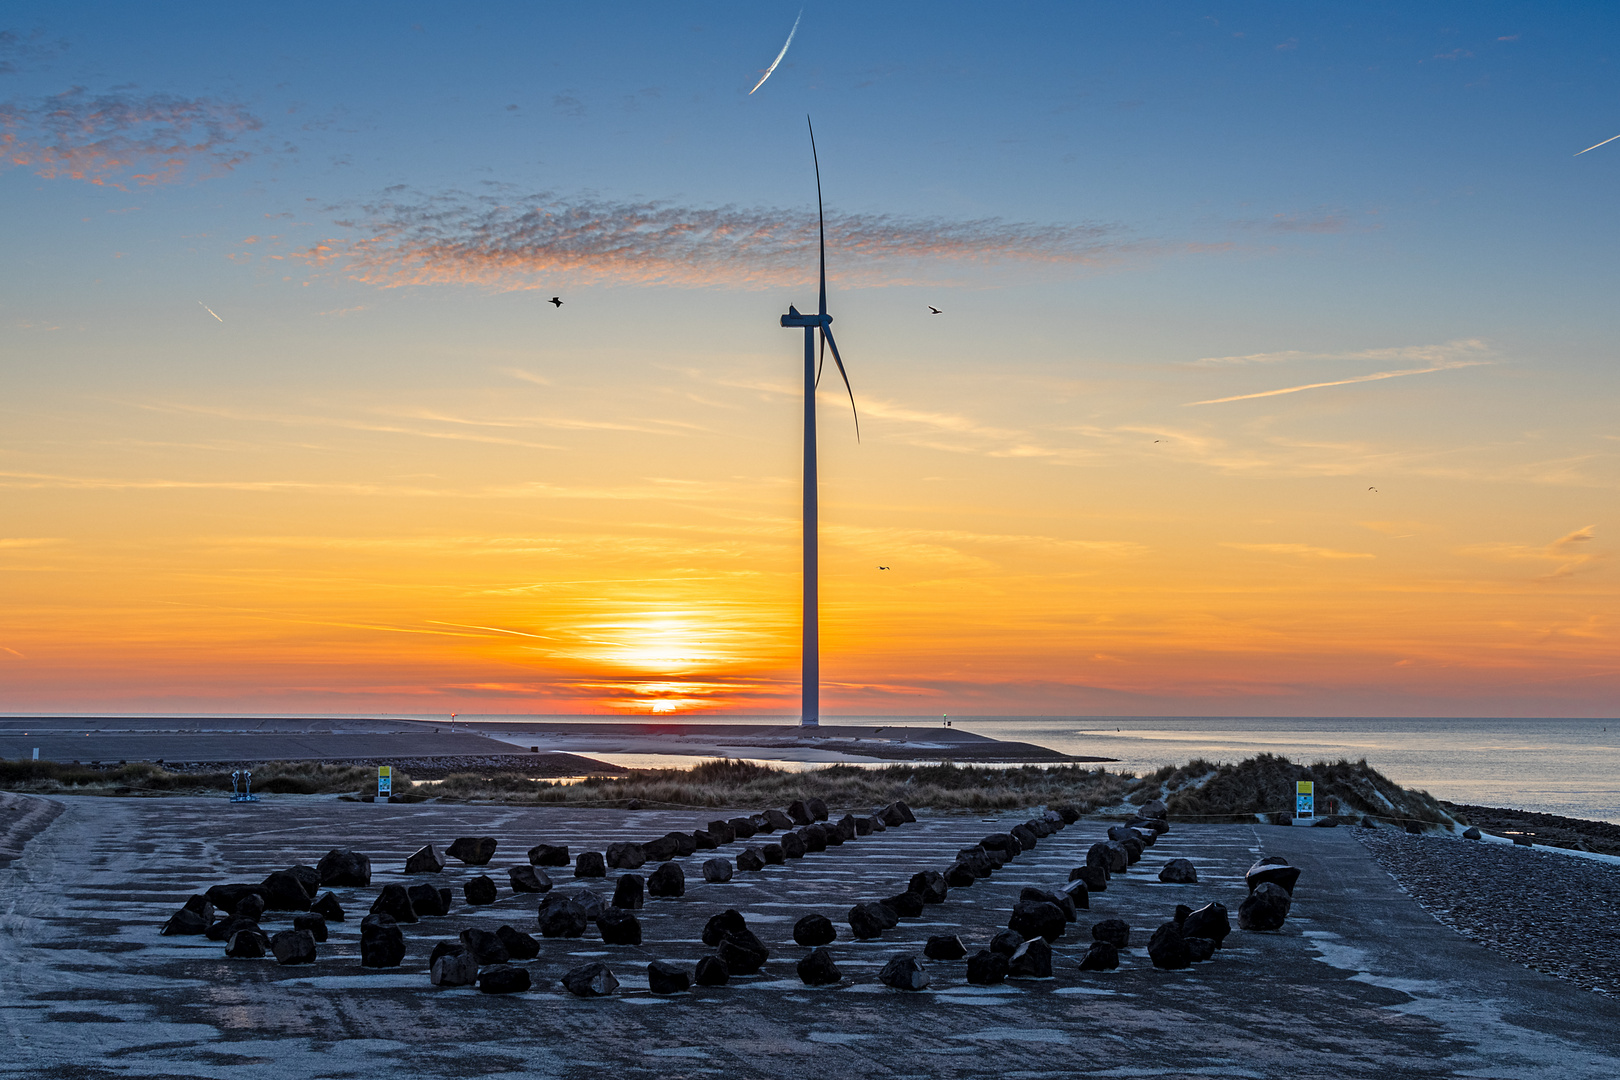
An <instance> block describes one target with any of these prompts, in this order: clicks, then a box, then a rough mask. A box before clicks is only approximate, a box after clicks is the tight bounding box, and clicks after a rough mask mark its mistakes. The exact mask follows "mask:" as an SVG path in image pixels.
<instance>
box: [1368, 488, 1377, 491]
mask: <svg viewBox="0 0 1620 1080" xmlns="http://www.w3.org/2000/svg"><path fill="white" fill-rule="evenodd" d="M1367 490H1368V491H1377V490H1378V489H1377V488H1375V487H1370V488H1368V489H1367Z"/></svg>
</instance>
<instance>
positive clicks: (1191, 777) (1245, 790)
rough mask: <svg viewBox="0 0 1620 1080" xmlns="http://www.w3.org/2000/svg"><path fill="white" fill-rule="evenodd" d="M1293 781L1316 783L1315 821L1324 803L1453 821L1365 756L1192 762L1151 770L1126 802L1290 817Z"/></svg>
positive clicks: (1202, 816)
mask: <svg viewBox="0 0 1620 1080" xmlns="http://www.w3.org/2000/svg"><path fill="white" fill-rule="evenodd" d="M1300 780H1311V781H1314V782H1315V796H1316V813H1317V815H1318V816H1322V815H1324V814H1326V813H1328V812H1329V807H1330V803H1329V800H1330V799H1331V800H1333V801H1334V802H1335V803H1336V804H1337V806H1338V814H1339V815H1340V816H1351V815H1353V816H1355V817H1361V816H1362V815H1366V816H1369V817H1372V818H1375V819H1378V820H1380V821H1386V822H1392V823H1393V822H1400V823H1403V824H1404V823H1406V822H1414V823H1417V824H1419V825H1443V824H1447V823H1449V822H1450V821H1452V820H1453V819H1452V818H1451V816H1450V815H1448V814H1447V813H1446V811H1445V809H1444V808H1443V807H1442V806H1441V805H1440V803H1439V802H1438V801H1437V800H1435V799H1434V798H1433V797H1431V796H1430V795H1429V794H1428V792H1425V791H1414V790H1412V789H1411V788H1403V787H1401V786H1400V785H1398V784H1396V783H1394V782H1393V781H1391V780H1390V779H1389V778H1388V777H1386V776H1384V775H1383V774H1382V773H1380V772H1378V770H1376V769H1374V768H1373V767H1372V766H1371V765H1368V764H1367V761H1366V759H1365V758H1363V759H1362V760H1361V761H1356V762H1351V761H1345V760H1342V759H1341V760H1339V761H1336V762H1331V763H1330V762H1324V761H1318V762H1316V763H1315V764H1312V765H1296V764H1294V763H1293V762H1291V761H1289V760H1288V759H1287V758H1285V757H1279V756H1277V755H1275V754H1259V755H1256V756H1255V757H1252V758H1249V759H1247V760H1245V761H1240V762H1238V763H1236V764H1230V765H1228V764H1220V765H1217V764H1213V763H1211V762H1208V761H1204V760H1202V759H1199V760H1196V761H1191V762H1188V763H1187V764H1186V765H1179V766H1167V767H1165V768H1163V769H1160V770H1158V771H1157V772H1154V773H1150V774H1149V775H1147V776H1146V777H1143V783H1142V784H1141V785H1140V786H1139V787H1138V788H1137V789H1136V790H1135V791H1134V792H1132V794H1131V797H1130V798H1131V801H1132V802H1134V803H1136V804H1137V805H1141V804H1143V803H1146V802H1147V801H1148V800H1150V799H1154V798H1162V799H1163V800H1164V802H1165V805H1166V806H1167V807H1168V808H1169V811H1170V817H1171V818H1172V819H1180V820H1184V821H1209V822H1236V821H1253V820H1254V818H1255V817H1256V816H1257V815H1261V816H1264V815H1267V814H1275V813H1289V814H1291V813H1292V812H1293V810H1294V795H1295V787H1294V785H1295V783H1296V782H1297V781H1300Z"/></svg>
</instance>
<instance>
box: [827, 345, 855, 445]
mask: <svg viewBox="0 0 1620 1080" xmlns="http://www.w3.org/2000/svg"><path fill="white" fill-rule="evenodd" d="M821 340H822V341H824V342H826V343H827V346H828V347H829V348H831V349H832V354H833V363H835V364H837V365H838V374H840V375H842V376H843V377H844V389H845V390H848V391H849V411H850V412H851V413H853V414H854V415H855V441H856V442H860V441H861V414H860V411H859V410H858V409H856V408H855V388H854V387H853V386H851V385H849V372H847V371H845V370H844V358H843V357H842V356H839V355H838V342H836V341H834V340H833V336H832V331H830V330H828V329H827V327H826V326H825V325H823V326H822V328H821Z"/></svg>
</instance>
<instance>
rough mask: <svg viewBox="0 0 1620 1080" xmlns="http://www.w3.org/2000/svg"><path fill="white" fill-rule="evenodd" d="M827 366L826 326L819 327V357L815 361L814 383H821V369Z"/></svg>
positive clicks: (818, 384)
mask: <svg viewBox="0 0 1620 1080" xmlns="http://www.w3.org/2000/svg"><path fill="white" fill-rule="evenodd" d="M826 366H827V328H826V327H825V326H823V327H822V328H821V358H820V359H818V360H817V361H816V385H817V386H820V385H821V369H822V368H824V367H826Z"/></svg>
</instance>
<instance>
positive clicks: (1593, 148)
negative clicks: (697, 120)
mask: <svg viewBox="0 0 1620 1080" xmlns="http://www.w3.org/2000/svg"><path fill="white" fill-rule="evenodd" d="M793 25H794V26H798V25H799V24H798V23H794V24H793ZM788 40H789V41H792V40H793V38H792V37H791V36H790V37H789V38H788ZM782 51H783V52H787V49H786V48H784V49H783V50H782ZM777 59H778V60H780V59H782V58H781V57H780V56H778V57H777ZM775 66H776V65H775V64H772V65H771V67H775ZM765 74H767V75H769V74H770V72H768V71H767V72H766V73H765ZM759 81H760V82H764V81H765V80H764V79H761V80H759ZM754 89H755V90H758V89H759V87H757V86H756V87H754ZM749 92H750V93H752V92H753V91H749ZM1615 139H1620V135H1615V136H1613V137H1611V138H1607V139H1604V140H1603V141H1602V142H1600V143H1598V144H1597V146H1588V147H1587V148H1586V150H1596V149H1597V148H1598V146H1608V145H1609V144H1610V143H1612V142H1614V140H1615ZM1586 150H1582V151H1581V153H1580V154H1575V155H1574V156H1575V157H1580V156H1581V154H1584V153H1586Z"/></svg>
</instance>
